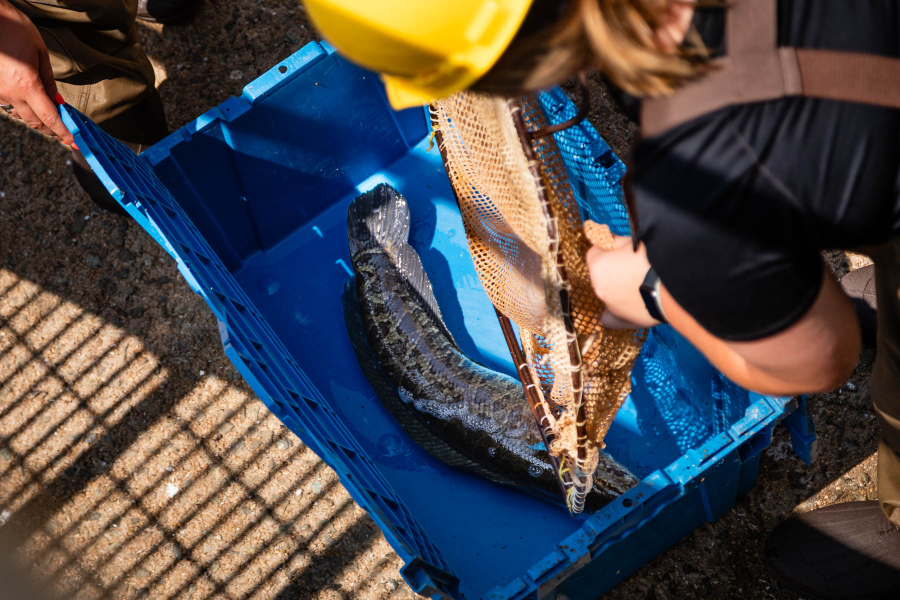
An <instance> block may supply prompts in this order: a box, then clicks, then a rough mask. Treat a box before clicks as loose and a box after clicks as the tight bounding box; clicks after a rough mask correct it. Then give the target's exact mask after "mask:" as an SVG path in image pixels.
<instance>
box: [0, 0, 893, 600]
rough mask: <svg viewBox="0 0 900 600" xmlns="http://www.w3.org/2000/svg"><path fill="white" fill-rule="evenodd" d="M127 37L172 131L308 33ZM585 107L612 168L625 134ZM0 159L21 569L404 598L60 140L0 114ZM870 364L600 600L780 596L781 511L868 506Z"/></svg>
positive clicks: (111, 587)
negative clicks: (767, 556) (728, 500)
mask: <svg viewBox="0 0 900 600" xmlns="http://www.w3.org/2000/svg"><path fill="white" fill-rule="evenodd" d="M140 27H141V32H142V35H143V37H144V42H145V46H146V49H147V51H148V54H149V55H150V56H151V58H152V59H153V61H154V65H155V67H156V70H157V75H158V80H159V87H160V91H161V94H162V97H163V100H164V102H165V104H166V109H167V112H168V115H169V119H170V124H171V125H172V126H173V127H178V126H181V125H183V124H184V123H186V122H187V121H189V120H191V119H192V118H194V117H195V116H197V115H199V114H201V113H202V112H204V111H205V110H207V109H208V108H210V107H213V106H215V105H217V104H219V103H220V102H222V101H223V100H225V99H226V98H227V97H228V96H231V95H234V94H237V93H239V92H240V89H241V88H242V86H243V85H244V84H246V83H247V82H249V81H251V80H252V79H254V78H255V77H256V76H257V75H259V74H260V73H262V72H263V71H265V70H266V69H268V68H269V67H270V66H272V65H274V64H276V63H277V62H278V61H279V60H281V59H283V58H284V57H285V56H287V55H289V54H290V53H291V52H293V51H294V50H296V49H298V48H299V47H300V46H302V45H303V44H305V43H306V42H307V41H310V40H311V32H310V30H309V25H308V22H307V21H306V18H305V13H304V11H303V10H302V8H299V7H298V6H297V4H296V3H295V2H294V1H292V0H259V1H257V0H235V1H233V2H228V3H225V2H221V1H219V2H206V3H204V4H202V5H201V7H200V9H199V12H198V14H197V16H196V17H195V18H194V20H193V21H192V22H191V23H188V24H184V25H176V26H165V27H163V26H148V25H144V24H142V25H141V26H140ZM594 95H595V98H596V99H597V108H596V110H595V111H594V114H593V115H592V121H593V122H594V123H595V124H596V125H597V126H598V128H599V129H600V130H601V133H602V134H603V135H604V136H605V137H606V138H607V139H608V140H609V141H610V142H611V143H612V145H613V146H614V148H615V149H616V150H617V151H619V152H620V153H622V152H623V150H624V148H625V147H626V146H627V143H628V141H629V140H630V138H631V137H632V136H633V131H634V130H633V126H632V125H631V124H630V123H629V122H628V121H627V120H626V119H625V118H624V117H622V116H621V115H619V114H618V113H615V112H613V111H612V109H611V108H610V106H609V104H608V98H606V97H605V96H604V92H603V91H602V89H600V88H599V87H598V88H596V89H595V94H594ZM0 165H2V168H0V207H2V210H0V231H2V235H0V532H2V534H3V535H2V537H3V539H4V540H5V541H6V542H7V543H8V544H11V552H12V554H13V555H14V556H15V559H16V561H17V564H20V565H24V566H25V567H27V568H26V569H23V570H22V572H23V573H25V572H31V573H33V574H34V575H36V576H37V577H38V578H39V579H41V580H43V581H45V582H47V581H49V582H51V583H52V584H53V586H54V587H55V590H56V591H57V592H62V593H63V594H64V595H66V596H69V597H72V598H75V599H78V600H81V599H85V600H86V599H91V598H115V599H118V598H123V599H126V598H128V599H130V598H157V599H160V600H161V599H169V598H181V599H191V600H199V599H207V598H215V599H237V598H255V599H267V600H268V599H279V600H287V599H293V598H304V599H305V598H311V599H329V600H332V599H334V600H337V599H341V598H346V599H351V598H352V599H355V598H379V599H380V598H405V597H413V594H412V593H411V592H410V591H409V589H408V588H407V586H406V585H405V583H403V581H402V579H401V578H400V576H399V574H398V569H399V568H400V567H401V566H402V565H401V562H400V560H399V559H398V558H397V556H396V555H395V554H394V553H393V552H392V550H391V549H390V547H389V546H388V544H387V543H386V542H385V540H384V538H383V536H382V535H381V533H380V532H379V530H378V529H377V527H376V526H375V525H374V524H373V522H372V521H371V520H370V519H369V517H368V516H367V515H366V513H365V512H364V511H362V510H361V509H360V508H359V507H358V506H357V505H356V504H355V503H354V502H353V501H352V500H351V499H350V497H349V495H348V494H347V492H346V491H345V490H344V488H343V487H342V486H341V485H340V483H339V481H338V479H337V477H336V476H335V474H334V473H333V472H332V471H331V470H330V469H329V468H328V467H327V466H326V465H324V464H323V463H322V462H321V461H320V460H319V459H318V458H317V457H316V456H315V455H314V454H313V453H312V452H311V451H310V450H308V449H307V448H306V447H305V446H304V445H303V444H302V443H301V442H300V440H299V439H297V438H296V437H295V436H294V435H293V434H291V433H290V432H289V431H287V430H286V428H285V427H283V426H282V425H281V424H280V423H279V422H278V420H277V419H276V418H274V417H273V416H272V415H271V414H269V413H268V411H267V410H266V409H265V408H264V406H263V405H262V403H261V402H260V401H259V400H257V399H256V397H255V396H254V395H253V393H252V392H251V391H250V389H249V388H248V387H247V385H246V384H245V383H244V382H243V381H242V380H241V378H240V377H239V376H238V374H237V373H236V371H235V369H234V368H233V367H232V366H231V364H230V363H229V361H228V360H227V359H226V358H225V355H224V354H223V352H222V350H221V345H220V342H219V338H218V332H217V329H216V324H215V321H214V319H213V317H212V316H211V314H210V313H209V311H208V310H207V309H206V307H205V305H204V304H203V302H202V300H201V299H200V298H199V297H198V296H196V295H194V294H193V293H192V292H191V291H190V289H189V288H188V286H187V285H186V284H185V283H184V281H183V280H182V279H181V278H180V276H179V274H178V271H177V269H176V268H175V265H174V262H173V261H172V260H171V259H170V258H169V257H168V255H167V254H166V253H165V252H164V251H163V250H162V249H161V248H160V247H159V246H158V245H156V244H155V243H154V242H153V241H152V240H151V239H150V237H149V236H147V235H146V234H144V233H143V231H142V230H140V228H138V227H137V226H135V225H134V224H133V223H130V222H129V220H128V219H126V218H123V217H119V216H116V215H114V214H109V213H104V212H102V211H100V210H98V209H96V208H95V207H94V205H93V204H91V202H90V201H89V200H88V199H87V197H85V196H84V194H83V193H82V192H81V190H80V188H79V187H78V185H77V184H76V183H75V180H74V178H73V177H72V176H71V174H70V168H69V166H68V156H67V153H66V151H65V150H63V149H62V148H61V147H59V146H57V145H56V144H54V143H51V142H49V141H46V140H43V139H42V138H40V137H39V136H36V135H33V134H30V133H28V132H26V131H25V130H24V129H23V128H22V127H20V126H18V125H16V124H13V123H9V122H5V121H0ZM831 258H832V262H833V264H834V265H836V268H837V269H838V270H841V271H845V270H846V269H847V268H848V267H849V266H853V265H850V264H848V259H847V258H846V257H844V256H843V255H840V254H835V255H834V256H833V257H831ZM859 260H862V259H860V258H859V257H850V259H849V261H851V262H853V261H859ZM872 360H873V356H872V353H871V352H868V353H865V354H864V355H863V357H862V360H861V362H860V366H859V368H858V370H857V373H856V374H855V375H854V377H853V379H852V380H851V381H850V382H849V383H848V384H847V385H845V386H844V387H843V388H842V389H841V390H839V391H837V392H834V393H831V394H825V395H821V396H817V397H814V398H812V399H811V400H810V403H811V406H812V412H813V414H814V416H815V419H816V424H817V426H818V432H819V440H820V441H819V445H818V450H819V453H818V460H817V461H816V462H815V463H814V464H813V466H812V467H807V466H805V465H804V464H802V463H801V462H800V461H799V460H798V459H797V458H796V457H795V456H794V455H793V454H792V453H791V451H790V449H789V443H788V440H787V437H786V435H785V434H784V433H783V432H779V434H778V435H777V436H776V439H775V440H774V442H773V444H772V446H771V447H770V448H769V449H767V450H766V451H765V452H764V454H763V458H762V465H761V469H760V478H759V482H758V484H757V486H756V487H755V488H754V490H753V491H752V492H751V493H750V494H749V495H748V496H747V497H745V498H743V499H741V500H740V501H739V502H738V505H737V507H736V508H735V510H733V511H731V512H730V513H729V514H728V515H726V516H725V517H724V518H722V519H720V520H719V521H718V522H716V523H709V524H706V525H704V526H702V527H700V528H699V529H698V530H697V531H695V532H694V533H693V534H691V535H689V536H688V537H687V538H685V539H684V540H683V541H682V542H680V543H679V544H677V545H676V546H674V547H673V548H671V549H670V550H668V551H667V552H665V553H663V554H662V555H660V556H659V557H658V558H657V559H655V560H654V561H652V562H651V563H649V564H648V565H647V566H645V567H644V568H643V569H641V570H639V571H638V572H637V573H635V574H634V575H632V576H631V577H630V578H629V579H628V580H626V581H625V582H624V583H623V584H621V585H620V586H619V587H617V588H616V589H615V590H613V591H612V592H610V593H609V594H608V595H607V596H606V597H607V598H614V599H622V600H624V599H635V598H642V599H644V598H646V599H652V598H656V599H660V600H663V599H666V600H669V599H676V598H678V599H698V600H699V599H706V598H714V597H715V598H775V599H779V600H781V599H784V600H787V599H792V600H793V599H796V598H798V596H797V595H795V594H793V593H792V592H790V591H788V590H786V589H783V588H782V587H781V586H779V584H778V583H777V582H776V581H775V580H774V579H773V578H772V576H771V575H770V574H769V572H768V571H767V569H766V567H765V565H764V563H763V560H762V556H761V548H762V545H763V543H764V540H765V536H766V533H767V532H768V531H769V530H770V529H771V528H772V527H773V526H774V525H775V524H777V523H778V522H779V521H781V520H782V519H784V518H786V517H787V516H789V515H790V514H792V513H793V512H799V511H805V510H809V509H810V508H813V507H815V506H821V505H824V504H829V503H833V502H838V501H842V500H849V499H866V498H870V499H871V498H874V494H875V472H874V466H875V461H874V456H873V453H874V451H875V449H876V445H877V438H878V428H877V425H876V423H875V419H874V415H873V413H872V409H871V404H870V402H869V400H868V396H867V388H866V376H867V374H868V372H869V371H870V369H871V363H872ZM2 594H3V592H2V591H0V597H2Z"/></svg>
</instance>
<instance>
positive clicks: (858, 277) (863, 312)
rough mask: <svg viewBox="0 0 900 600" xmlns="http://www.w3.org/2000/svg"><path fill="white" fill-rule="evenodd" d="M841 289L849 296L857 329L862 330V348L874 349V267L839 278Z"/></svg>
mask: <svg viewBox="0 0 900 600" xmlns="http://www.w3.org/2000/svg"><path fill="white" fill-rule="evenodd" d="M840 285H841V289H843V290H844V293H845V294H847V295H848V296H850V301H851V302H853V308H855V309H856V316H857V317H858V318H859V328H860V329H861V330H862V343H863V347H864V348H874V347H875V340H876V337H877V336H876V332H877V330H878V316H877V313H876V310H875V309H876V307H877V305H878V302H877V298H875V265H868V266H866V267H862V268H861V269H856V270H855V271H850V272H849V273H847V274H846V275H844V276H843V277H842V278H841V281H840Z"/></svg>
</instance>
